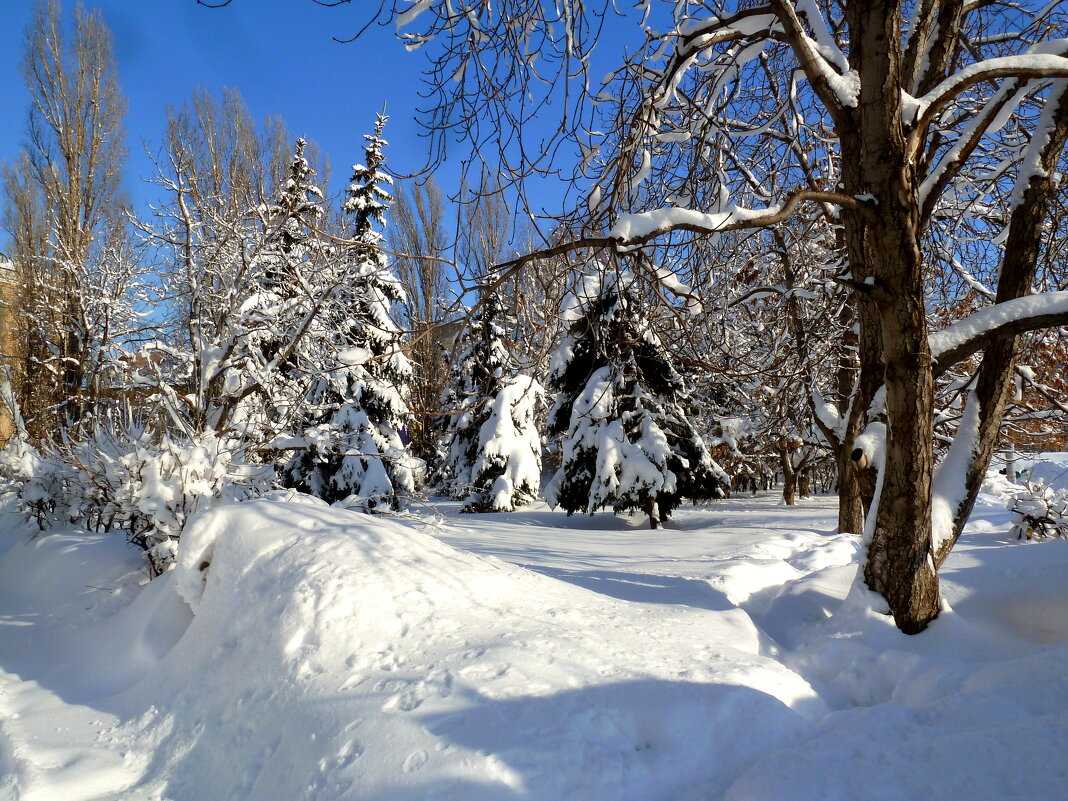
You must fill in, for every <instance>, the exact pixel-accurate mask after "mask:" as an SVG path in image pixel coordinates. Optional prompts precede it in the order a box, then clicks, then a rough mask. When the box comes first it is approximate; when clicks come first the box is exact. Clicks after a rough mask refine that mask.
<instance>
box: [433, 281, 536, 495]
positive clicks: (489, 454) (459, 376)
mask: <svg viewBox="0 0 1068 801" xmlns="http://www.w3.org/2000/svg"><path fill="white" fill-rule="evenodd" d="M503 312H504V306H503V304H502V302H501V299H500V296H499V294H498V292H496V291H491V292H488V293H487V294H485V295H484V296H483V298H482V303H481V306H480V307H479V309H478V311H477V312H476V313H475V314H474V315H473V317H472V319H471V321H470V324H469V325H468V326H467V328H466V329H465V332H464V336H463V337H462V339H461V344H460V348H459V349H458V356H457V358H456V359H455V361H454V364H453V368H452V381H450V385H449V387H448V388H447V389H446V390H445V393H444V395H443V397H442V404H443V406H444V408H445V409H447V410H449V412H450V415H451V416H450V418H449V424H448V429H447V431H446V435H445V451H446V457H445V463H444V466H443V469H442V477H443V479H444V482H443V483H444V485H445V487H446V488H447V490H448V492H449V494H450V495H452V496H453V497H454V498H462V499H464V500H465V501H466V503H465V504H464V506H463V509H462V511H466V512H511V511H514V510H515V509H516V508H518V507H521V506H526V505H527V504H528V503H530V502H531V501H533V500H534V499H535V498H536V497H537V495H538V488H539V486H540V484H541V435H540V434H539V433H538V427H537V417H538V412H539V410H540V408H541V405H542V403H543V398H544V391H543V390H542V388H541V385H540V384H539V383H538V382H537V381H535V380H534V379H533V378H531V377H529V376H526V375H522V374H520V373H519V372H518V370H517V365H516V364H515V361H514V359H513V358H512V356H511V355H510V354H509V352H508V348H507V347H506V345H505V332H504V328H503V326H502V325H501V316H502V314H503Z"/></svg>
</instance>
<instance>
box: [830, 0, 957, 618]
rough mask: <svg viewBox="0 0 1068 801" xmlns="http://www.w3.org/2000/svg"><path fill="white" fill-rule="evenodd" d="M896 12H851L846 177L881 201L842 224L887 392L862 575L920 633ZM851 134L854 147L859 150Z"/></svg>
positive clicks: (918, 389)
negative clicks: (873, 312)
mask: <svg viewBox="0 0 1068 801" xmlns="http://www.w3.org/2000/svg"><path fill="white" fill-rule="evenodd" d="M900 13H901V12H900V8H899V6H898V4H897V3H894V2H890V1H889V0H883V2H866V3H850V4H849V6H848V10H847V14H848V18H849V20H848V21H849V25H850V29H851V33H852V40H853V44H854V47H853V49H852V50H851V52H850V54H849V58H850V63H851V66H852V67H853V68H854V69H855V70H857V72H858V75H859V77H860V95H859V101H858V105H857V107H856V108H855V109H854V110H852V114H851V117H852V121H853V124H854V125H855V130H854V131H852V132H851V133H852V134H853V135H852V136H851V137H849V136H847V137H844V138H843V157H844V158H843V161H844V173H843V179H844V183H845V191H846V193H847V194H850V195H853V196H855V197H860V196H870V197H871V198H873V200H874V209H873V211H874V214H873V215H870V216H865V215H862V214H860V213H853V214H850V215H848V216H845V217H844V222H845V225H846V229H847V230H846V241H847V244H848V246H849V249H850V257H851V258H850V263H851V267H852V269H853V277H854V279H855V280H857V281H861V282H863V283H864V284H866V285H867V286H870V287H871V289H870V299H871V301H873V302H874V303H875V305H876V308H877V314H878V330H879V332H880V339H881V345H882V362H883V385H884V387H885V389H886V409H885V411H886V442H885V443H884V464H883V465H882V471H883V475H882V491H881V493H880V496H879V497H878V498H877V499H876V501H875V502H876V503H877V504H878V507H877V508H876V510H875V525H874V531H873V532H872V538H871V541H870V544H869V546H868V559H867V563H866V565H865V568H864V578H865V581H866V582H867V584H868V586H869V587H871V588H872V589H873V590H875V591H877V592H879V593H880V594H882V596H883V597H884V598H885V599H886V601H887V603H888V604H889V606H890V611H891V613H892V614H893V615H894V620H895V622H896V623H897V626H898V627H899V628H900V629H901V630H902V631H905V632H907V633H915V632H919V631H922V630H923V629H924V628H926V626H927V624H928V623H929V622H930V621H931V620H932V619H934V618H935V617H936V616H937V615H938V611H939V596H938V575H937V573H936V572H935V565H934V560H933V558H932V555H931V481H932V476H933V471H934V450H933V443H932V436H933V419H934V379H933V375H932V370H931V353H930V348H929V346H928V342H927V323H926V319H925V315H924V293H923V276H922V257H921V253H920V248H919V203H918V186H917V178H916V174H915V167H914V165H913V163H912V159H911V158H910V156H909V153H908V147H907V142H906V132H905V129H904V124H903V122H902V115H901V86H902V84H901V42H900V40H899V31H900V24H901V19H900ZM847 138H852V139H855V142H853V143H851V144H852V147H849V146H847V145H846V143H845V139H847ZM850 150H853V151H854V152H852V153H851V152H850ZM857 411H859V410H857Z"/></svg>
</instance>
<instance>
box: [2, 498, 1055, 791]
mask: <svg viewBox="0 0 1068 801" xmlns="http://www.w3.org/2000/svg"><path fill="white" fill-rule="evenodd" d="M456 510H457V507H456V506H454V505H450V504H431V505H427V506H425V507H422V508H417V510H416V511H417V513H418V514H417V515H416V516H415V517H413V518H410V519H401V520H397V519H390V518H384V517H370V516H364V515H360V514H358V513H353V512H347V511H343V510H338V509H331V508H328V507H325V506H322V505H320V504H317V503H314V502H311V501H309V500H303V501H299V500H289V501H286V500H280V499H274V500H267V501H257V502H252V503H247V504H242V505H239V506H230V507H225V508H222V509H219V510H215V511H212V512H209V513H207V514H206V515H203V516H201V517H200V518H198V519H197V520H196V521H195V522H194V523H193V525H192V528H191V529H190V530H189V531H188V532H187V534H186V538H185V541H184V545H183V552H182V553H180V559H181V564H180V565H179V568H178V569H177V570H176V571H175V572H173V573H170V574H168V575H166V576H164V577H163V578H162V579H158V580H156V581H154V582H152V583H151V584H148V585H147V586H145V587H139V586H138V582H139V580H140V579H141V577H140V576H139V574H138V572H137V571H138V568H139V561H138V557H137V554H135V553H134V552H132V551H129V550H128V549H126V547H125V545H124V544H123V542H122V538H121V536H115V535H111V536H104V535H101V536H73V535H71V536H67V535H52V536H47V537H38V538H37V539H34V540H27V539H26V537H25V534H24V533H21V532H19V531H17V530H14V529H12V527H11V526H9V527H8V528H9V529H11V530H10V531H9V533H7V534H5V535H4V536H3V539H2V542H0V548H6V552H5V553H4V554H3V555H2V556H0V668H2V671H3V672H2V673H0V776H2V778H0V799H4V801H7V799H24V800H25V801H38V800H40V801H46V800H52V799H55V800H56V801H59V800H60V799H62V800H63V801H78V800H79V799H85V800H86V801H88V799H128V800H129V801H135V800H136V801H143V800H147V799H160V800H162V799H169V800H170V801H206V800H210V801H216V800H218V801H223V800H224V799H235V800H236V799H249V800H250V801H299V799H321V800H322V801H327V800H328V799H329V800H333V799H375V800H376V801H377V800H378V799H383V800H385V799H413V800H414V799H456V800H457V801H461V800H467V799H472V800H476V801H477V799H539V800H542V801H566V800H567V799H594V800H596V801H617V800H619V801H626V800H627V799H634V801H656V800H657V799H664V800H665V801H667V800H669V799H670V800H672V801H705V800H706V799H732V800H734V801H764V800H765V799H767V801H772V800H774V801H781V800H782V799H812V800H813V801H816V799H819V800H820V801H825V800H826V799H843V801H845V800H846V799H849V800H850V801H852V799H859V798H865V799H917V798H939V799H968V801H975V800H976V799H991V801H993V799H1010V798H1019V799H1060V798H1068V761H1066V760H1064V759H1063V744H1064V742H1065V741H1066V735H1068V669H1066V668H1065V665H1066V664H1068V582H1066V581H1065V576H1066V575H1068V543H1065V542H1059V541H1058V542H1048V543H1025V544H1017V543H1015V542H1012V543H1010V542H1008V541H1007V540H1006V534H1005V532H1006V531H1007V530H1008V527H1009V520H1008V515H1007V513H1006V512H1005V511H1004V509H1003V501H1002V500H1000V499H997V498H994V497H992V496H984V498H983V499H981V501H980V503H979V505H978V507H977V511H976V514H975V516H974V518H973V521H972V523H971V525H970V527H969V529H968V531H967V533H966V534H965V536H964V537H963V538H962V540H961V542H960V544H959V545H958V547H957V550H956V552H955V553H954V555H953V556H952V557H951V558H950V561H949V562H948V563H947V566H946V568H945V570H944V582H943V588H944V593H945V596H946V599H947V602H948V604H949V608H948V609H947V611H946V612H945V613H944V614H943V615H942V617H941V618H940V619H939V620H938V621H937V622H936V623H935V624H934V625H933V626H932V627H931V629H930V630H929V631H928V632H927V633H925V634H923V635H920V636H918V637H911V638H908V637H905V636H904V635H901V634H899V633H897V631H896V630H895V629H894V628H893V627H892V625H891V624H890V622H889V620H888V619H887V618H886V617H885V616H884V615H882V614H881V609H880V608H879V603H878V599H874V598H873V596H871V595H870V594H869V593H867V592H866V591H864V590H862V589H859V588H856V587H853V588H852V591H851V586H852V584H853V578H854V575H855V573H856V560H857V558H858V544H857V539H856V538H854V537H850V536H839V535H836V534H834V533H832V529H833V524H834V519H835V514H834V513H835V509H834V504H833V499H830V498H820V499H815V500H806V501H803V502H802V503H801V505H799V506H798V507H796V508H792V509H790V508H786V507H783V506H781V505H780V504H779V502H778V501H777V499H776V498H775V497H774V496H771V495H768V496H760V497H756V498H750V497H739V498H735V499H730V500H726V501H721V502H716V503H714V504H711V505H708V506H705V507H702V508H698V509H688V508H684V509H681V510H679V512H678V514H677V516H676V519H675V520H674V521H672V522H671V523H669V524H668V527H667V528H666V529H665V530H662V531H655V532H652V531H649V530H648V529H647V528H645V527H644V525H643V521H642V520H641V519H640V518H638V517H634V518H629V519H628V518H621V517H616V516H612V515H598V516H595V517H584V516H576V517H571V518H567V517H566V516H564V515H562V514H558V513H554V512H550V511H548V510H546V509H545V508H544V507H537V508H535V510H533V511H527V512H520V513H515V514H498V515H458V514H457V513H456ZM205 562H207V563H209V565H208V567H206V568H205V569H204V570H201V566H202V565H203V564H204V563H205ZM183 599H184V600H183ZM189 602H192V605H193V606H194V607H195V609H196V612H195V614H194V612H193V611H192V609H191V607H190V603H189Z"/></svg>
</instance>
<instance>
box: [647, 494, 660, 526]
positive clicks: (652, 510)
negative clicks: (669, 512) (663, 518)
mask: <svg viewBox="0 0 1068 801" xmlns="http://www.w3.org/2000/svg"><path fill="white" fill-rule="evenodd" d="M645 513H646V514H647V515H649V528H660V507H659V506H658V505H657V503H656V496H655V495H648V496H646V498H645Z"/></svg>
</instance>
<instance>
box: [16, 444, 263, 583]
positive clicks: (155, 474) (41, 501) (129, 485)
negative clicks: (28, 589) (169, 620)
mask: <svg viewBox="0 0 1068 801" xmlns="http://www.w3.org/2000/svg"><path fill="white" fill-rule="evenodd" d="M0 472H2V474H3V478H4V480H5V483H6V485H7V487H8V489H9V490H10V491H13V492H15V494H16V495H17V497H18V499H19V506H20V508H21V509H22V511H23V513H24V514H25V515H26V516H27V518H29V519H30V520H32V521H34V522H36V523H37V525H38V526H39V527H40V528H41V529H48V528H52V527H56V526H69V525H76V526H81V527H85V528H88V529H93V530H96V531H111V530H121V531H124V532H125V533H126V538H127V540H128V541H129V542H130V543H131V544H133V545H136V546H137V547H139V548H141V549H142V550H144V551H145V553H146V556H147V558H148V562H149V572H150V574H151V575H153V576H155V575H159V574H160V573H162V572H163V571H165V570H167V569H168V567H169V566H170V565H171V564H172V563H173V561H174V554H175V551H176V549H177V543H178V539H179V537H180V536H181V532H182V528H183V526H184V525H185V522H186V520H187V519H188V518H189V516H190V515H192V514H193V513H194V512H197V511H199V510H201V509H205V508H207V507H209V506H210V505H212V504H214V503H215V502H217V501H219V500H240V499H244V498H247V497H250V496H252V495H256V494H259V493H261V492H264V491H267V490H269V489H270V487H271V481H272V478H273V470H272V469H271V468H270V467H269V466H266V467H265V466H253V465H251V464H249V463H248V462H246V461H245V460H244V458H243V457H242V455H241V454H240V451H239V449H238V448H237V446H236V444H235V443H234V442H232V441H227V440H222V439H220V438H218V437H215V436H213V435H201V436H199V437H197V438H195V439H182V438H178V437H173V436H170V435H167V434H159V433H151V432H149V431H148V430H146V429H144V428H139V427H127V428H117V427H111V426H98V427H97V429H96V430H95V431H94V432H93V434H92V435H90V436H87V437H85V438H84V439H81V440H78V441H76V442H65V443H61V444H59V445H53V446H51V447H49V448H48V449H47V450H46V451H45V452H41V451H40V450H38V449H36V448H33V447H32V446H29V445H26V444H25V443H23V442H21V441H20V440H17V439H15V440H13V441H12V442H11V443H9V445H8V447H6V448H5V449H4V450H3V451H2V452H0Z"/></svg>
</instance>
